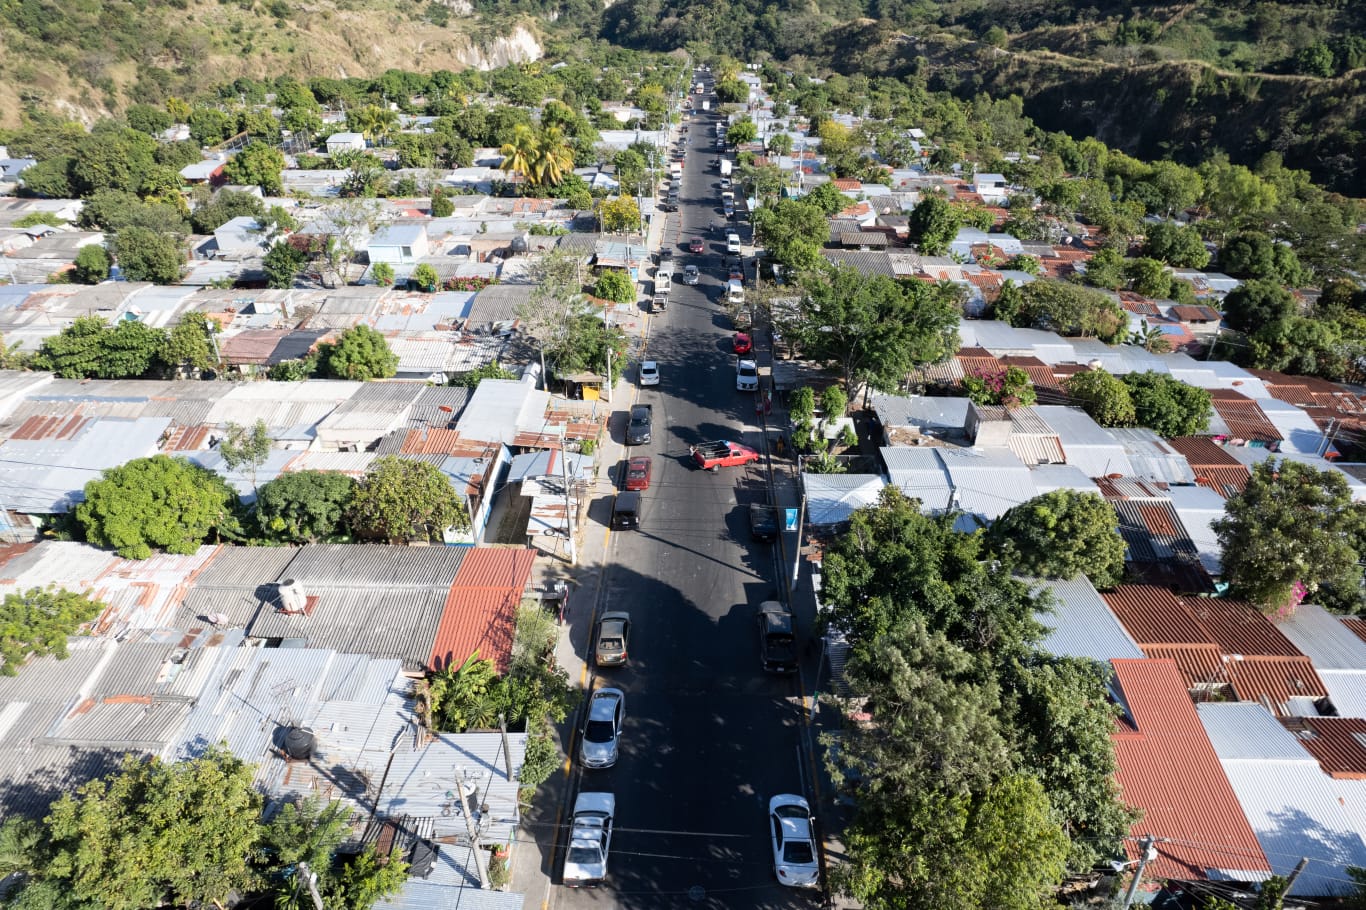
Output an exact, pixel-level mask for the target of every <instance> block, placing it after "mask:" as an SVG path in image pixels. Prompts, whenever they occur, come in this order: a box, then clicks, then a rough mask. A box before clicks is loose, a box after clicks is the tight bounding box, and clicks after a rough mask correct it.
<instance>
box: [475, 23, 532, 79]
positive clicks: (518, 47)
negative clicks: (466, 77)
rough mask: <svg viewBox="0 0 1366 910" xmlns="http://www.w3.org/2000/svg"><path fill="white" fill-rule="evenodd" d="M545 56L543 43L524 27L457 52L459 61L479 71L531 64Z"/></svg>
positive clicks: (519, 26) (520, 26)
mask: <svg viewBox="0 0 1366 910" xmlns="http://www.w3.org/2000/svg"><path fill="white" fill-rule="evenodd" d="M544 55H545V50H544V49H543V48H542V47H541V42H540V41H538V40H536V36H535V35H533V34H532V33H531V32H530V30H528V29H527V28H526V26H523V25H518V26H516V27H515V28H513V30H512V31H511V32H509V33H508V34H506V35H499V36H498V37H496V38H493V39H492V40H489V41H485V42H481V43H479V44H474V43H471V44H469V45H467V46H466V48H465V49H464V50H459V49H457V50H456V51H455V58H456V59H457V60H459V61H460V62H461V63H463V64H464V65H465V66H468V67H473V68H474V69H478V70H493V69H498V68H499V67H500V66H507V65H508V64H511V63H530V62H531V61H533V60H539V59H541V57H543V56H544Z"/></svg>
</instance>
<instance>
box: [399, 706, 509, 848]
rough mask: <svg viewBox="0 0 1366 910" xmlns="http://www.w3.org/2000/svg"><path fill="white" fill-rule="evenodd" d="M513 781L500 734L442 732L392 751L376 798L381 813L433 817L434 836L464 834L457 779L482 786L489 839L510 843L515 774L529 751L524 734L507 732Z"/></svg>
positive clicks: (485, 831)
mask: <svg viewBox="0 0 1366 910" xmlns="http://www.w3.org/2000/svg"><path fill="white" fill-rule="evenodd" d="M508 741H509V745H510V748H511V753H512V755H511V758H512V772H513V776H512V779H511V780H509V779H508V777H507V773H506V770H505V768H506V766H505V764H504V756H503V738H502V736H501V735H500V734H498V733H461V734H442V735H440V736H437V737H435V738H434V739H432V740H431V741H430V742H428V743H427V744H426V745H425V746H424V747H423V748H421V749H419V750H401V751H398V752H396V753H395V754H394V756H393V760H392V761H391V762H390V763H389V767H388V770H387V772H386V773H385V775H384V791H383V792H382V793H379V794H378V795H377V797H376V799H375V812H376V814H377V815H380V816H388V817H395V818H397V817H402V816H406V817H408V818H421V819H431V820H432V821H433V823H434V825H435V836H437V837H450V838H460V837H464V836H465V823H464V819H463V817H462V816H461V814H460V813H461V811H462V810H461V804H460V800H459V799H458V798H457V797H455V796H454V795H453V791H454V790H455V789H456V784H457V782H464V783H469V784H471V785H473V786H475V787H477V788H478V790H479V799H480V802H481V803H482V804H486V805H487V806H488V807H489V809H488V812H487V813H486V814H485V815H484V817H483V818H481V819H480V823H481V831H482V835H481V836H483V837H484V838H486V839H487V840H488V841H489V842H492V843H496V842H499V841H502V842H508V841H510V840H511V839H512V837H513V835H514V831H515V829H516V825H517V819H518V813H517V787H518V784H517V775H518V774H519V773H520V771H521V766H522V761H523V758H524V756H525V754H526V734H525V733H509V734H508Z"/></svg>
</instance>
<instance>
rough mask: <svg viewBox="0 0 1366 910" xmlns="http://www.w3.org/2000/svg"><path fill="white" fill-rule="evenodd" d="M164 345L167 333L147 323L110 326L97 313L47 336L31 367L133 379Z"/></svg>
mask: <svg viewBox="0 0 1366 910" xmlns="http://www.w3.org/2000/svg"><path fill="white" fill-rule="evenodd" d="M165 345H166V335H165V334H164V333H163V332H161V331H159V330H157V329H154V328H152V327H150V326H148V325H147V324H146V323H143V322H138V321H136V320H124V321H122V322H120V323H119V324H118V325H117V326H111V325H109V323H107V322H105V321H104V320H103V319H101V318H100V317H98V316H77V317H76V318H75V319H74V320H72V322H71V325H69V326H67V327H66V328H64V329H62V331H61V332H60V333H58V334H57V335H54V336H52V337H51V338H48V339H46V340H45V341H44V342H43V344H42V347H40V348H39V349H38V353H37V354H36V355H35V356H34V358H33V366H34V367H35V368H37V369H40V370H51V371H52V372H53V373H56V374H57V375H58V376H61V377H62V378H63V379H91V378H94V379H135V378H139V377H142V376H145V375H147V373H148V372H149V371H150V370H151V369H152V366H153V364H155V363H156V362H157V360H158V358H160V357H161V355H162V353H163V351H164V349H165Z"/></svg>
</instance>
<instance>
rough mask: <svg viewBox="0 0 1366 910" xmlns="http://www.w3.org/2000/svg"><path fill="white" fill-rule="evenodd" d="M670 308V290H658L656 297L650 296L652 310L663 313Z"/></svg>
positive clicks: (652, 311)
mask: <svg viewBox="0 0 1366 910" xmlns="http://www.w3.org/2000/svg"><path fill="white" fill-rule="evenodd" d="M668 309H669V292H668V291H656V292H655V295H654V297H652V298H650V312H651V313H663V312H666V311H667V310H668Z"/></svg>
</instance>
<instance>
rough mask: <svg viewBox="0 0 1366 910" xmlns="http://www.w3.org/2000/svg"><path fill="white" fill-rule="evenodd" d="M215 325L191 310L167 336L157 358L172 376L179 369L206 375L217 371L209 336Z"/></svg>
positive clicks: (214, 329)
mask: <svg viewBox="0 0 1366 910" xmlns="http://www.w3.org/2000/svg"><path fill="white" fill-rule="evenodd" d="M217 329H218V324H217V323H215V322H212V321H211V320H210V319H209V317H207V316H205V315H204V314H203V313H200V312H195V311H191V312H189V313H186V314H185V315H184V316H182V317H181V318H180V321H179V322H178V323H176V324H175V326H174V327H173V328H172V329H171V331H170V332H168V333H167V334H166V343H165V344H164V345H163V346H162V348H161V351H160V352H159V353H158V355H157V357H158V359H159V360H160V361H161V363H162V365H163V366H164V367H165V369H166V371H167V372H168V373H170V374H171V375H172V376H174V375H175V374H177V373H178V372H179V371H180V370H182V369H187V368H188V369H189V370H192V371H198V372H200V373H207V372H209V371H211V370H214V369H217V367H218V358H217V356H216V355H215V354H214V346H213V340H212V337H211V336H212V335H213V333H214V332H215V331H217Z"/></svg>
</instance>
